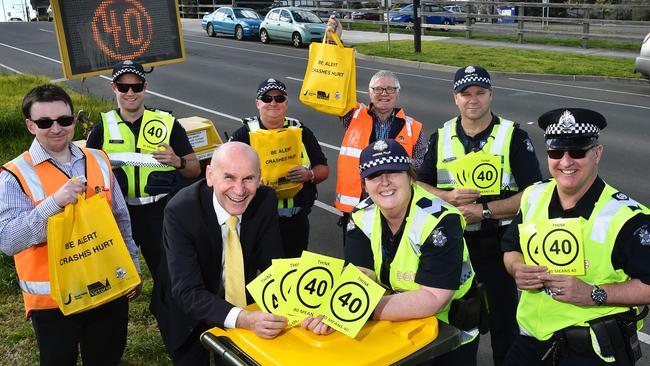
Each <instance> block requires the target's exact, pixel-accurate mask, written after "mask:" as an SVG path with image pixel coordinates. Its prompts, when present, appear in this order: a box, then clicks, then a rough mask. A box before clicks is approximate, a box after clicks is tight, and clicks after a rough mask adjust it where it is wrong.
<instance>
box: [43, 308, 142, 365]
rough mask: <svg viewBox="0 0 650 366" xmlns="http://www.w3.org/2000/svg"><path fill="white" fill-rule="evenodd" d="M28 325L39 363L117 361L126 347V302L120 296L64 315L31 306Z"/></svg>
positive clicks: (99, 363) (110, 363) (69, 363)
mask: <svg viewBox="0 0 650 366" xmlns="http://www.w3.org/2000/svg"><path fill="white" fill-rule="evenodd" d="M31 319H32V325H33V326H34V332H35V333H36V341H37V342H38V349H39V351H40V364H41V366H68V365H70V366H75V365H76V364H77V358H78V355H79V350H81V360H82V362H83V364H84V366H95V365H98V366H114V365H117V364H118V362H119V361H120V359H121V358H122V354H123V353H124V348H125V347H126V332H127V326H128V320H129V302H128V301H127V299H126V297H121V298H119V299H117V300H113V301H111V302H109V303H107V304H104V305H101V306H98V307H96V308H94V309H91V310H88V311H84V312H83V313H79V314H73V315H68V316H64V315H63V313H61V310H59V309H47V310H34V311H32V314H31Z"/></svg>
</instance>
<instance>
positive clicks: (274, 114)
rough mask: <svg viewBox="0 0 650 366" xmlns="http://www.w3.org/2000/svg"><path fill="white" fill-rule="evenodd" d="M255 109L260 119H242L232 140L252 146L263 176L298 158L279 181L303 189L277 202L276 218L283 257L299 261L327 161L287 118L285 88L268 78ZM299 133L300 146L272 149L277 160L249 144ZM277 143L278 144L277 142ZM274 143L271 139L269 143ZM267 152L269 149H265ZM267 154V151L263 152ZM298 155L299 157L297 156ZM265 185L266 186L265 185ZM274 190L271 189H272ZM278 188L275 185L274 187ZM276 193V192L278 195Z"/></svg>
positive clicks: (294, 121)
mask: <svg viewBox="0 0 650 366" xmlns="http://www.w3.org/2000/svg"><path fill="white" fill-rule="evenodd" d="M255 105H256V106H257V110H258V111H259V116H255V117H250V118H245V119H244V120H243V123H244V125H243V126H242V127H240V128H239V129H238V130H236V131H235V132H234V133H233V134H232V137H231V140H232V141H240V142H243V143H246V144H249V145H251V146H252V147H253V148H254V149H255V150H256V151H257V152H258V154H260V160H261V165H262V176H265V172H266V171H268V170H269V169H272V168H274V167H277V165H278V164H277V163H282V161H281V160H283V159H289V158H296V157H298V158H300V163H299V164H297V165H293V166H286V165H285V166H284V168H283V169H284V170H283V171H282V172H281V174H280V175H279V176H280V179H279V181H282V180H288V181H289V182H294V183H301V184H302V189H300V190H299V191H297V193H295V195H293V196H291V197H281V196H280V195H279V199H278V214H279V216H280V231H281V234H282V242H283V245H284V253H285V255H286V256H287V257H288V258H291V257H299V256H300V254H301V253H302V251H303V250H305V249H307V244H308V242H309V218H308V215H309V213H310V212H311V207H312V206H313V205H314V201H315V200H316V197H317V195H318V191H317V189H316V185H317V184H319V183H320V182H322V181H324V180H325V179H327V177H328V176H329V167H328V166H327V158H326V157H325V154H323V150H322V149H321V147H320V145H319V144H318V140H316V137H315V136H314V133H313V132H312V131H311V130H310V129H309V128H308V127H307V126H305V125H304V124H302V123H301V122H300V121H298V120H297V119H293V118H289V117H287V108H288V106H289V100H288V98H287V88H286V86H285V85H284V83H283V82H281V81H279V80H277V79H273V78H269V79H267V80H264V81H262V82H261V83H260V85H259V86H258V88H257V93H256V100H255ZM293 128H297V129H299V133H300V134H301V143H300V144H299V145H300V146H278V147H277V148H275V149H271V150H270V153H271V154H273V152H274V151H275V152H276V153H277V154H273V155H276V156H278V158H274V156H273V155H270V154H269V155H266V154H263V155H265V156H262V152H261V148H260V147H257V148H256V146H255V144H251V142H252V141H253V140H254V138H252V137H253V135H254V134H257V133H260V132H263V131H275V132H277V133H280V131H281V130H282V129H293ZM278 139H279V137H278ZM276 142H277V141H276ZM269 143H273V139H271V140H270V141H269ZM265 147H266V148H269V146H268V145H267V146H265ZM264 150H267V149H264ZM292 151H293V152H296V153H295V154H291V153H289V154H286V153H285V154H284V156H282V154H283V152H292ZM298 151H300V154H298V153H297V152H298ZM264 184H269V182H268V181H265V182H264ZM272 186H273V185H272ZM275 187H277V185H275ZM278 192H279V191H278Z"/></svg>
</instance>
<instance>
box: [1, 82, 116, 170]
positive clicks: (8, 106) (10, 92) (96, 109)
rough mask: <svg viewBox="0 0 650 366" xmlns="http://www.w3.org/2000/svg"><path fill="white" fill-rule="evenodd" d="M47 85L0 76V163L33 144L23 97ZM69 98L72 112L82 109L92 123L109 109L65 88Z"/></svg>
mask: <svg viewBox="0 0 650 366" xmlns="http://www.w3.org/2000/svg"><path fill="white" fill-rule="evenodd" d="M46 83H49V79H48V78H45V77H42V76H34V75H27V74H19V75H6V74H0V100H2V103H0V141H2V143H0V163H2V164H4V163H6V162H7V161H9V160H11V159H13V158H15V157H16V156H17V155H18V154H20V153H21V152H23V151H25V150H27V149H28V148H29V145H30V144H31V143H32V140H33V139H34V136H32V135H31V134H30V133H29V131H27V128H25V117H23V113H22V109H21V105H22V101H23V97H24V96H25V94H27V92H29V91H30V90H31V89H32V88H34V87H35V86H38V85H41V84H46ZM64 89H66V91H67V92H68V94H70V96H71V97H72V103H73V105H74V109H75V111H78V110H80V109H83V110H84V111H86V112H87V113H88V114H89V116H90V118H91V119H94V120H97V119H99V114H100V113H101V112H103V111H106V110H109V109H112V108H113V107H112V103H111V102H108V101H104V100H99V99H96V98H92V97H89V96H86V95H82V94H79V93H76V92H74V91H72V90H70V89H68V88H65V87H64ZM82 130H83V129H82V128H81V127H80V126H77V128H76V131H75V138H76V139H79V138H81V136H82V133H83V131H82Z"/></svg>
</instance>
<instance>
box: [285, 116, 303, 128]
mask: <svg viewBox="0 0 650 366" xmlns="http://www.w3.org/2000/svg"><path fill="white" fill-rule="evenodd" d="M284 119H285V120H286V121H287V122H288V125H289V126H290V127H302V123H300V121H299V120H297V119H295V118H291V117H284Z"/></svg>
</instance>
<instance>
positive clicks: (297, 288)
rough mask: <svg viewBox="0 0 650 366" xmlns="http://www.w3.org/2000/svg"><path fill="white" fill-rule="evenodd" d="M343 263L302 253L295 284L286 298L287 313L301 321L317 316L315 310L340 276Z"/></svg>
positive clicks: (321, 256)
mask: <svg viewBox="0 0 650 366" xmlns="http://www.w3.org/2000/svg"><path fill="white" fill-rule="evenodd" d="M343 263H344V261H343V260H342V259H337V258H332V257H328V256H325V255H320V254H315V253H311V252H308V251H304V252H302V256H301V257H300V264H299V266H298V271H297V273H296V275H295V278H296V280H295V281H296V282H294V284H293V286H292V289H291V291H290V292H289V297H288V298H287V303H286V309H287V310H288V311H287V313H289V314H292V315H296V316H299V317H301V318H303V319H304V318H305V317H307V316H315V315H319V314H317V309H318V308H319V307H320V305H321V303H322V302H323V301H324V300H325V295H327V293H328V291H329V290H330V289H331V288H332V286H334V281H335V280H336V279H337V278H338V277H339V275H340V274H341V271H342V270H343Z"/></svg>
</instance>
